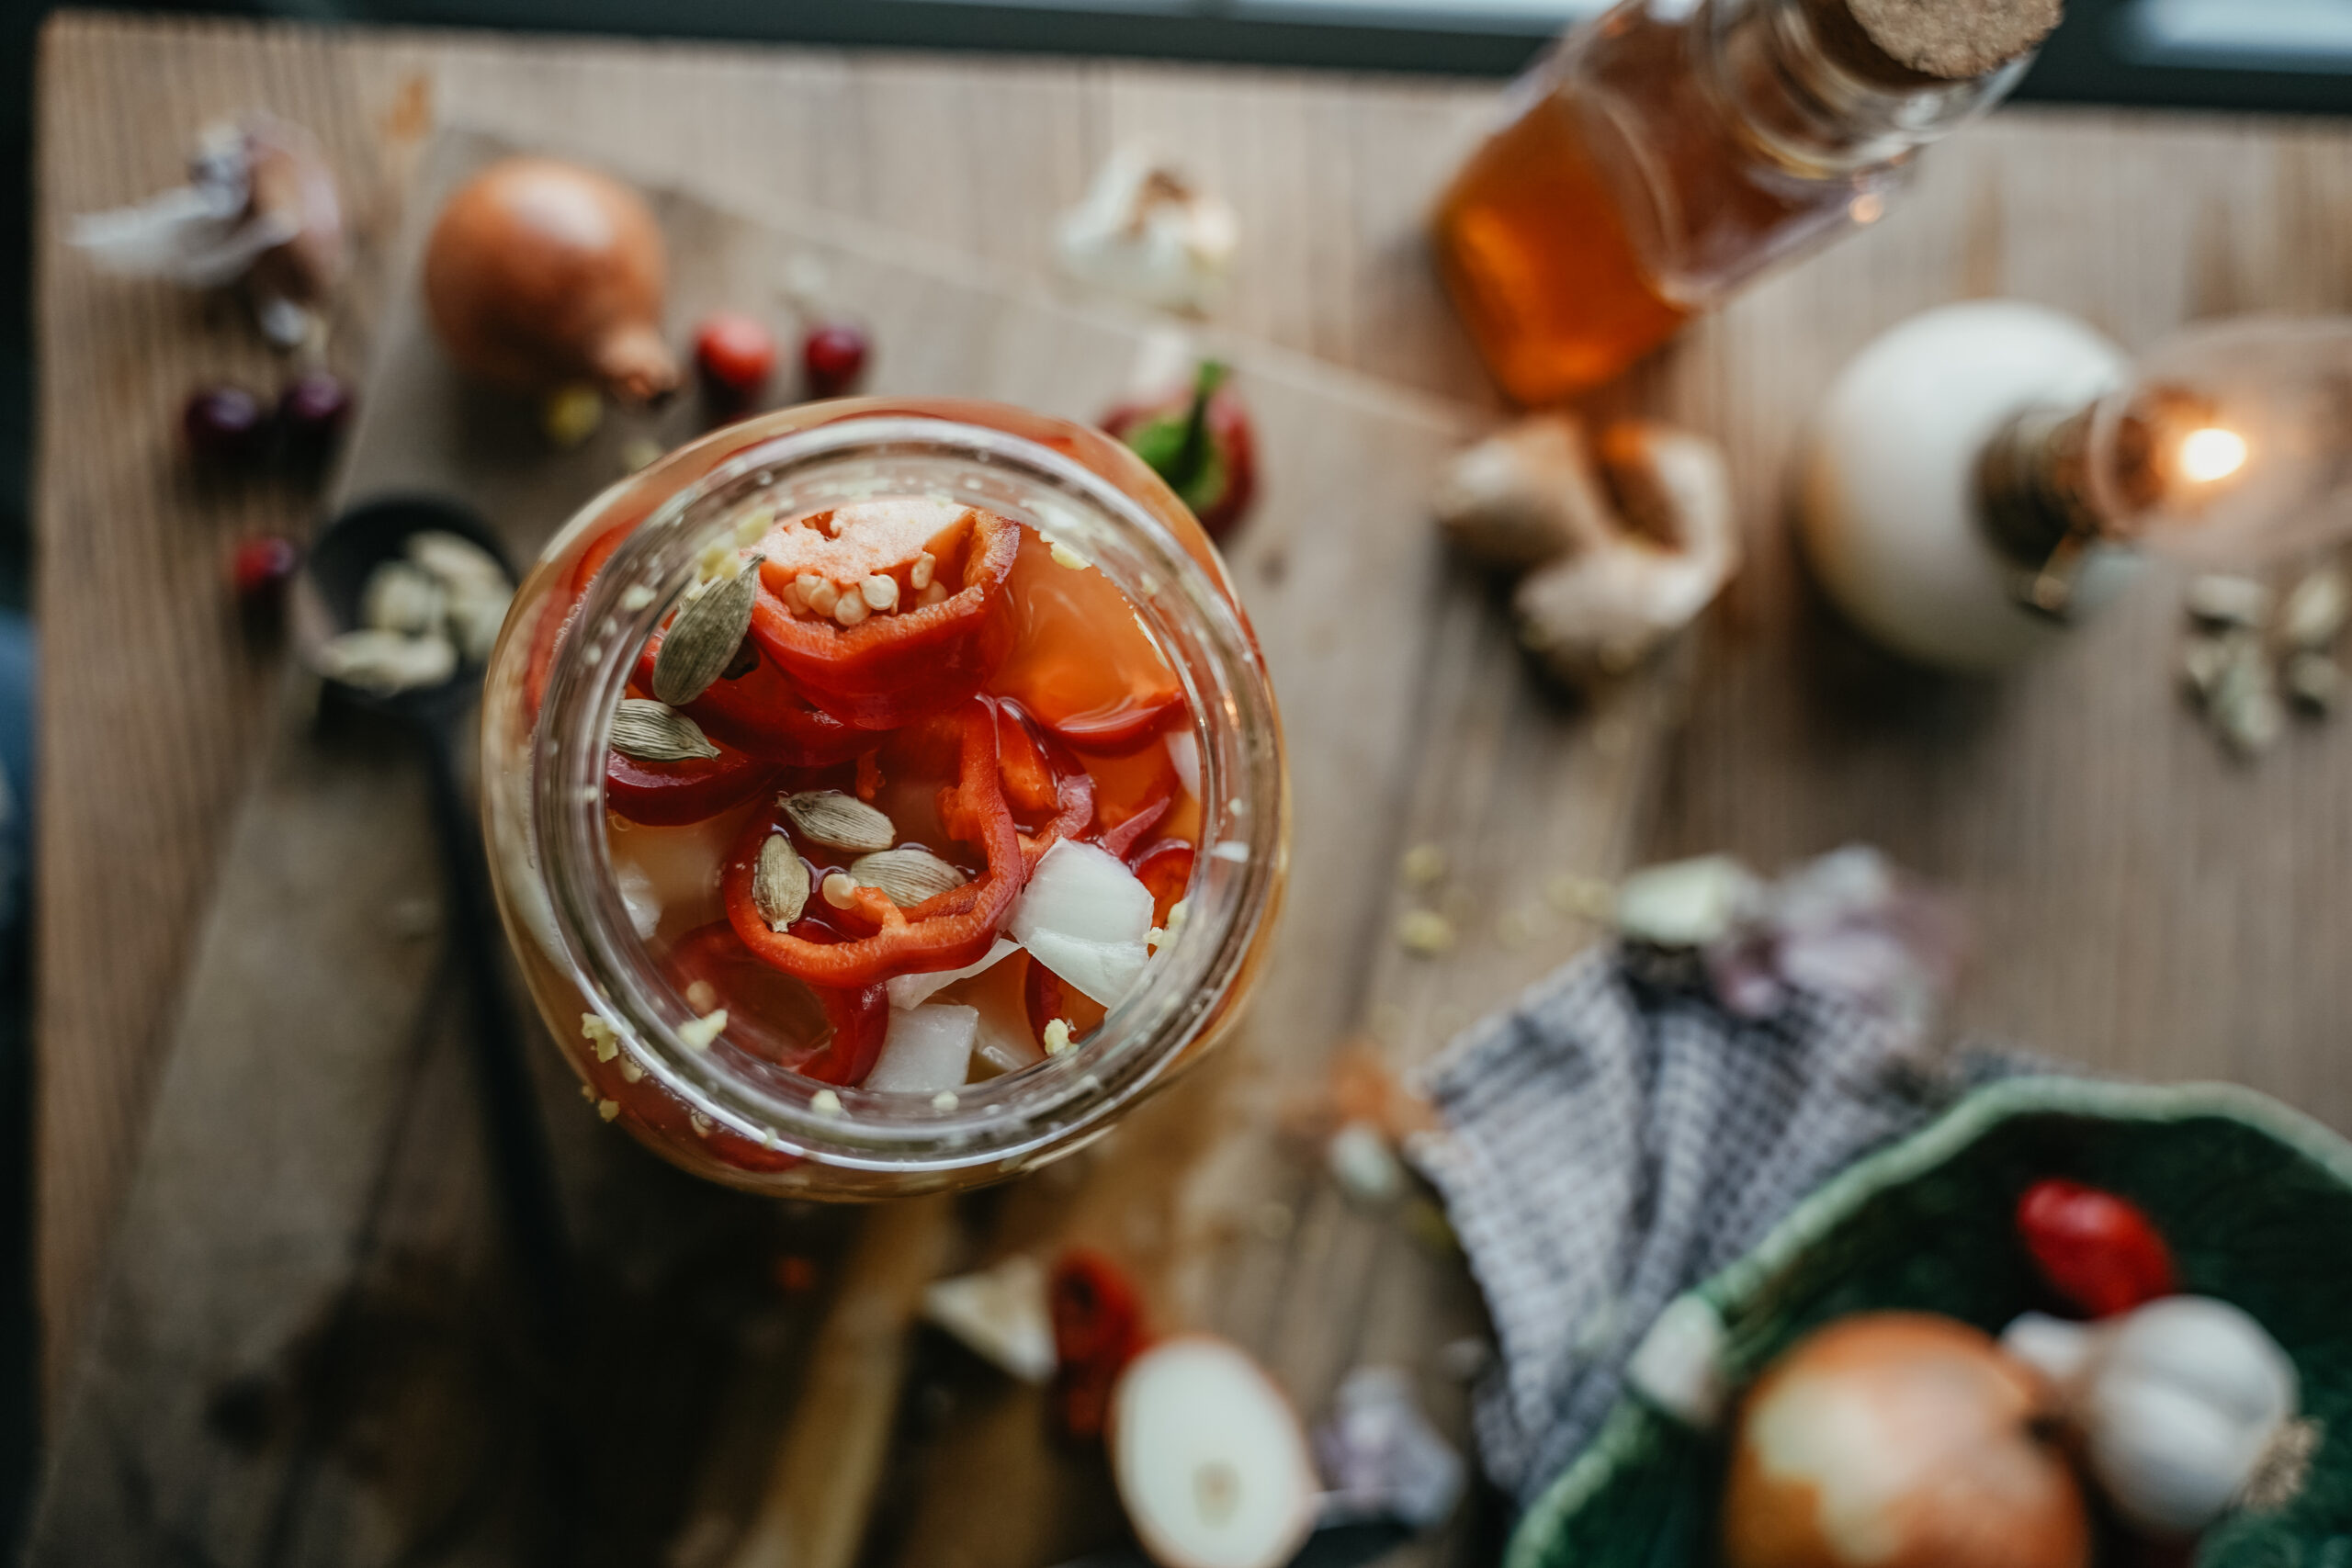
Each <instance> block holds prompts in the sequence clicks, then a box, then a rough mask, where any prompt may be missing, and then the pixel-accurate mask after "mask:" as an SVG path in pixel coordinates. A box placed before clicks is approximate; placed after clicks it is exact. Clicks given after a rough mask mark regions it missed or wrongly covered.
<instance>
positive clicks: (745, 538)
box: [735, 506, 775, 547]
mask: <svg viewBox="0 0 2352 1568" xmlns="http://www.w3.org/2000/svg"><path fill="white" fill-rule="evenodd" d="M773 527H775V508H774V507H772V506H758V507H753V508H752V510H751V511H749V512H747V513H743V520H742V521H741V523H738V524H736V525H735V542H736V543H737V544H738V545H742V546H746V547H749V546H752V545H756V544H758V543H759V542H760V541H761V540H762V539H764V538H766V537H767V534H768V530H769V529H770V528H773Z"/></svg>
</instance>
